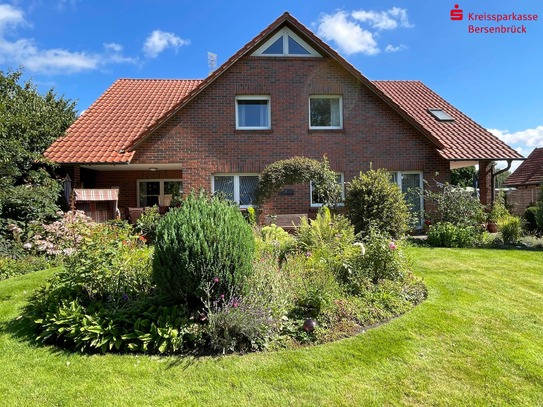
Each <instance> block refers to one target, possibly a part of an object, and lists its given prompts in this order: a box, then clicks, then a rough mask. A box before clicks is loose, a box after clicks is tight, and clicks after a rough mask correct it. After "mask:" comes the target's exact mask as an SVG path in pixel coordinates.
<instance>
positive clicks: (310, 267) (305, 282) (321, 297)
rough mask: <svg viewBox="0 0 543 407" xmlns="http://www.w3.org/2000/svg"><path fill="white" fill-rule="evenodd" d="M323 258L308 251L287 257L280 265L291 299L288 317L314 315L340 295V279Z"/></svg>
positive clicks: (315, 316)
mask: <svg viewBox="0 0 543 407" xmlns="http://www.w3.org/2000/svg"><path fill="white" fill-rule="evenodd" d="M321 260H323V261H321ZM324 260H325V258H324V257H321V256H320V254H319V253H316V254H313V252H307V253H300V254H296V255H293V256H291V257H289V258H288V261H287V262H286V263H285V264H284V265H283V272H284V273H285V274H286V275H287V276H288V279H289V282H290V286H291V290H292V295H293V298H294V304H293V305H294V307H293V309H292V310H291V312H290V315H289V316H290V317H293V318H302V319H304V318H309V317H312V318H317V317H318V316H319V315H320V314H321V312H322V311H323V310H324V309H326V308H327V307H328V306H329V305H330V304H331V303H332V301H333V300H334V298H337V297H339V296H340V295H341V287H340V285H339V282H338V280H337V278H336V276H335V275H334V273H333V272H332V271H331V270H330V265H329V264H328V263H327V262H326V261H324Z"/></svg>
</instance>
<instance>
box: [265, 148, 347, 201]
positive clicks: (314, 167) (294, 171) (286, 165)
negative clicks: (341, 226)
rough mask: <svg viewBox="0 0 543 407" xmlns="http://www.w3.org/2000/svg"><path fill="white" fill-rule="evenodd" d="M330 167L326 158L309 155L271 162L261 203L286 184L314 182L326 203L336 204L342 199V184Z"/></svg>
mask: <svg viewBox="0 0 543 407" xmlns="http://www.w3.org/2000/svg"><path fill="white" fill-rule="evenodd" d="M336 178H337V175H336V173H335V172H334V171H332V170H331V169H330V164H329V163H328V160H327V158H326V157H323V159H322V161H319V160H315V159H312V158H306V157H292V158H289V159H286V160H280V161H276V162H274V163H272V164H270V165H268V166H267V167H266V168H265V169H264V171H263V172H262V174H261V176H260V182H259V185H258V189H257V194H256V196H257V204H258V205H262V203H264V201H266V200H267V199H270V198H271V197H272V196H273V195H274V194H275V193H276V192H277V191H278V190H279V189H281V188H282V187H283V186H285V185H294V184H303V183H308V182H310V181H311V182H312V183H313V188H314V190H315V192H316V193H317V195H318V196H319V198H320V199H321V200H322V202H323V203H324V205H326V206H335V205H336V204H337V203H338V202H339V201H340V200H341V185H339V184H338V183H337V180H336Z"/></svg>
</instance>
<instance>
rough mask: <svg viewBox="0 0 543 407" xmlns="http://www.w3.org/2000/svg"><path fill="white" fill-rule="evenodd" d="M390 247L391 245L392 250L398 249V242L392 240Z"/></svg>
mask: <svg viewBox="0 0 543 407" xmlns="http://www.w3.org/2000/svg"><path fill="white" fill-rule="evenodd" d="M388 247H389V249H390V250H396V249H397V247H396V243H394V242H390V243H389V244H388Z"/></svg>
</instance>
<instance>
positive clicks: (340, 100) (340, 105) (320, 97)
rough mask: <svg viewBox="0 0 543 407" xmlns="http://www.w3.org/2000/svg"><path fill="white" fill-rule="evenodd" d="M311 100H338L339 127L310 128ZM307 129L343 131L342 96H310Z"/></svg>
mask: <svg viewBox="0 0 543 407" xmlns="http://www.w3.org/2000/svg"><path fill="white" fill-rule="evenodd" d="M311 99H338V100H339V126H312V125H311ZM308 111H309V128H310V129H312V130H337V129H343V96H341V95H311V96H309V103H308Z"/></svg>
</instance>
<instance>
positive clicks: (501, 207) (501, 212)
mask: <svg viewBox="0 0 543 407" xmlns="http://www.w3.org/2000/svg"><path fill="white" fill-rule="evenodd" d="M507 216H509V211H508V210H507V207H506V206H505V196H504V194H503V193H501V192H500V193H499V194H498V196H497V197H496V200H495V202H494V205H492V210H491V211H490V213H489V214H488V222H492V223H498V222H499V221H500V220H501V219H503V218H506V217H507Z"/></svg>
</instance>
